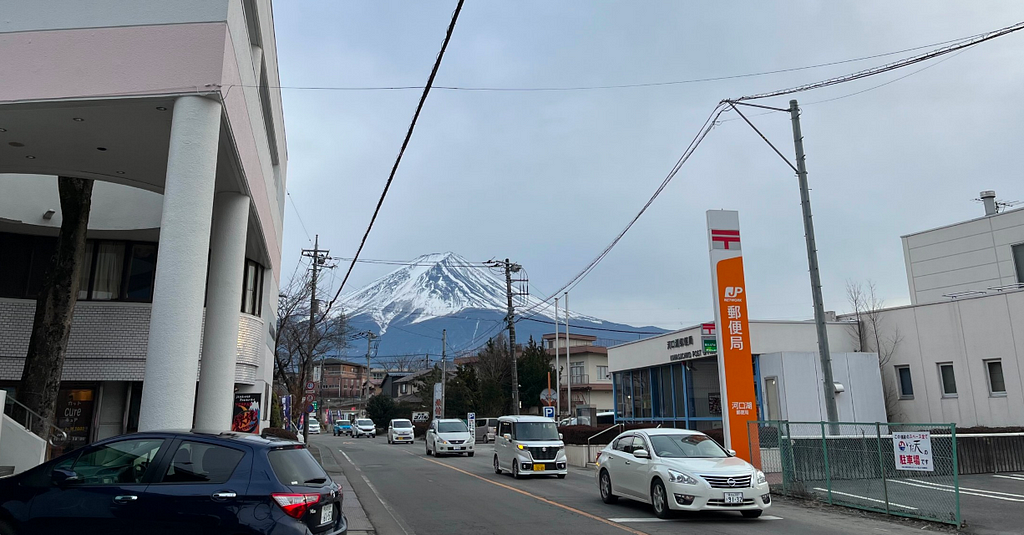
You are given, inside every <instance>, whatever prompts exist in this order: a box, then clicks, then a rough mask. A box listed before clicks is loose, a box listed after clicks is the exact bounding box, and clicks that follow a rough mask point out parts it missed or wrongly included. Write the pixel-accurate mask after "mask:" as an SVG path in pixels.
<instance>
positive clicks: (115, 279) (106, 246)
mask: <svg viewBox="0 0 1024 535" xmlns="http://www.w3.org/2000/svg"><path fill="white" fill-rule="evenodd" d="M122 275H124V242H111V241H101V242H99V243H98V244H97V247H96V260H95V262H94V263H93V273H92V295H91V296H92V299H95V300H97V301H113V300H116V299H121V277H122Z"/></svg>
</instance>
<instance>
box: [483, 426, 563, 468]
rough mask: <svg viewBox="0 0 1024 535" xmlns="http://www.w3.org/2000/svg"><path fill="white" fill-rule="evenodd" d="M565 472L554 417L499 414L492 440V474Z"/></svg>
mask: <svg viewBox="0 0 1024 535" xmlns="http://www.w3.org/2000/svg"><path fill="white" fill-rule="evenodd" d="M505 470H508V471H510V472H512V477H515V478H517V479H518V478H520V477H523V476H526V475H531V474H540V475H550V474H554V475H557V476H558V477H559V479H562V478H565V476H566V475H568V473H569V471H568V463H567V461H566V458H565V444H564V443H563V442H562V434H561V433H559V432H558V427H556V426H555V420H554V419H552V418H544V417H541V416H502V417H501V418H498V434H497V437H496V438H495V439H494V473H495V474H500V473H502V472H503V471H505Z"/></svg>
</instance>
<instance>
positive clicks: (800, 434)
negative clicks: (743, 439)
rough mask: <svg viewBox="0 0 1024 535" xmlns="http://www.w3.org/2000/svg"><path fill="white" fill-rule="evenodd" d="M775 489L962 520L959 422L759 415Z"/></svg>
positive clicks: (756, 454)
mask: <svg viewBox="0 0 1024 535" xmlns="http://www.w3.org/2000/svg"><path fill="white" fill-rule="evenodd" d="M748 432H749V434H748V437H749V440H750V452H751V463H752V464H753V465H754V466H756V467H758V468H759V469H760V470H761V471H763V472H764V473H765V475H766V476H767V477H768V483H769V484H770V485H771V488H772V490H773V491H775V492H778V493H782V494H786V495H790V496H800V497H806V498H811V499H816V500H820V501H823V502H828V503H829V504H835V505H844V506H847V507H855V508H858V509H865V510H869V511H876V512H880V513H886V514H890V515H897V516H905V517H911V518H919V519H924V520H932V521H936V522H943V523H947V524H953V525H956V526H960V525H962V522H961V518H960V485H959V480H958V471H957V469H956V467H957V457H956V425H955V424H910V423H906V424H905V423H892V424H884V423H849V422H838V423H837V422H831V423H830V422H789V421H784V420H783V421H774V420H773V421H752V422H750V423H749V429H748Z"/></svg>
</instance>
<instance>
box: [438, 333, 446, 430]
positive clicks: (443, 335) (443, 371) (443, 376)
mask: <svg viewBox="0 0 1024 535" xmlns="http://www.w3.org/2000/svg"><path fill="white" fill-rule="evenodd" d="M435 332H436V331H435ZM447 348H448V329H441V418H444V417H445V412H444V401H445V399H444V387H445V383H447V382H448V362H447V361H445V357H446V356H447V352H446V351H445V350H446V349H447Z"/></svg>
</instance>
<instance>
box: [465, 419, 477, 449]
mask: <svg viewBox="0 0 1024 535" xmlns="http://www.w3.org/2000/svg"><path fill="white" fill-rule="evenodd" d="M466 426H467V427H469V432H470V433H471V434H472V435H473V436H474V437H476V413H475V412H470V413H466ZM474 442H475V440H474Z"/></svg>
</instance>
